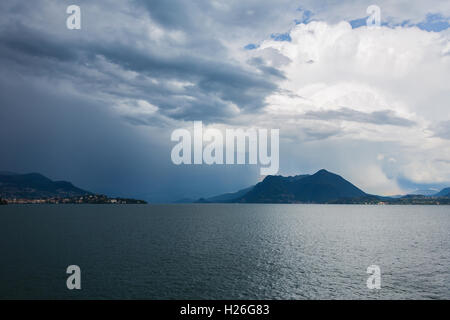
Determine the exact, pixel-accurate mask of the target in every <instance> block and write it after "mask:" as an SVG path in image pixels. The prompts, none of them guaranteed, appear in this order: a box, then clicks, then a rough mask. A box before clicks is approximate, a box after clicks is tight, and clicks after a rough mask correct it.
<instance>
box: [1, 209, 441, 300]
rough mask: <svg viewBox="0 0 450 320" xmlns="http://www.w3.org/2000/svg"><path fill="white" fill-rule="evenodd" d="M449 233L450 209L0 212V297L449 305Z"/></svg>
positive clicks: (47, 210) (34, 210) (46, 210)
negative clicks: (371, 277) (378, 284)
mask: <svg viewBox="0 0 450 320" xmlns="http://www.w3.org/2000/svg"><path fill="white" fill-rule="evenodd" d="M449 230H450V206H359V205H349V206H346V205H267V204H264V205H257V204H256V205H253V204H245V205H242V204H227V205H215V204H214V205H213V204H211V205H209V204H201V205H200V204H199V205H124V206H112V205H59V206H58V205H57V206H51V205H38V206H4V207H1V208H0V254H1V265H0V298H1V299H11V298H19V299H48V298H52V299H53V298H56V299H78V298H83V299H86V298H87V299H92V298H95V299H134V298H141V299H449V298H450V268H449V266H450V249H449V248H450V232H449ZM373 264H375V265H378V266H380V268H381V272H382V288H381V290H369V289H368V288H367V286H366V280H367V278H368V275H367V274H366V269H367V267H368V266H369V265H373ZM69 265H79V266H80V267H81V270H82V290H81V291H69V290H67V288H66V278H67V275H66V273H65V271H66V268H67V266H69Z"/></svg>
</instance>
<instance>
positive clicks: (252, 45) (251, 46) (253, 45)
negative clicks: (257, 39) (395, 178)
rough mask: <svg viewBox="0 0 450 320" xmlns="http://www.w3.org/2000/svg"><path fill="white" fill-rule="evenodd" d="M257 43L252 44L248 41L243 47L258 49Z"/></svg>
mask: <svg viewBox="0 0 450 320" xmlns="http://www.w3.org/2000/svg"><path fill="white" fill-rule="evenodd" d="M258 48H259V45H258V44H254V43H249V44H248V45H246V46H245V47H244V49H245V50H254V49H258Z"/></svg>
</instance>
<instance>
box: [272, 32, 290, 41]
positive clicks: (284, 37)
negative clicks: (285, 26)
mask: <svg viewBox="0 0 450 320" xmlns="http://www.w3.org/2000/svg"><path fill="white" fill-rule="evenodd" d="M270 37H271V38H272V39H273V40H274V41H289V42H290V41H292V39H291V36H290V35H289V32H286V33H273V34H271V35H270Z"/></svg>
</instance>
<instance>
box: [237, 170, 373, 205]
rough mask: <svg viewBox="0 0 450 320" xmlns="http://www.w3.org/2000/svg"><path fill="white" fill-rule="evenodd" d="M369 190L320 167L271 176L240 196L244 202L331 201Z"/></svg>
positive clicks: (362, 193) (355, 196) (356, 195)
mask: <svg viewBox="0 0 450 320" xmlns="http://www.w3.org/2000/svg"><path fill="white" fill-rule="evenodd" d="M366 196H367V194H366V193H365V192H363V191H362V190H360V189H358V188H357V187H356V186H354V185H353V184H351V183H350V182H348V181H347V180H345V179H344V178H342V177H341V176H339V175H337V174H334V173H331V172H328V171H327V170H324V169H322V170H320V171H318V172H316V173H315V174H313V175H300V176H294V177H282V176H267V177H266V178H265V179H264V181H262V182H260V183H258V184H257V185H256V186H255V187H254V188H253V189H252V190H251V191H249V192H248V193H246V194H245V195H244V196H242V197H240V198H238V199H237V202H244V203H330V202H335V201H337V200H340V199H352V198H363V197H366Z"/></svg>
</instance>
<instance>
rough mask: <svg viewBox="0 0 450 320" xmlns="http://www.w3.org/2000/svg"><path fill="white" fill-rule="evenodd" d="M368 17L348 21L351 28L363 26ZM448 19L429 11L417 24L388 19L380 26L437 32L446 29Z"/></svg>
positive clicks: (448, 25)
mask: <svg viewBox="0 0 450 320" xmlns="http://www.w3.org/2000/svg"><path fill="white" fill-rule="evenodd" d="M367 18H368V17H364V18H360V19H354V20H351V21H349V23H350V25H351V26H352V28H353V29H356V28H360V27H364V26H365V25H366V20H367ZM449 21H450V19H449V18H447V17H444V16H442V15H441V14H436V13H429V14H427V16H426V18H425V20H424V21H422V22H419V23H417V24H414V23H411V22H410V20H405V21H402V22H400V23H392V22H390V21H388V22H386V21H385V22H382V23H381V25H382V26H386V27H389V28H395V27H399V26H400V27H414V26H415V27H418V28H419V29H422V30H425V31H435V32H439V31H442V30H445V29H448V28H449V27H450V24H449Z"/></svg>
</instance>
